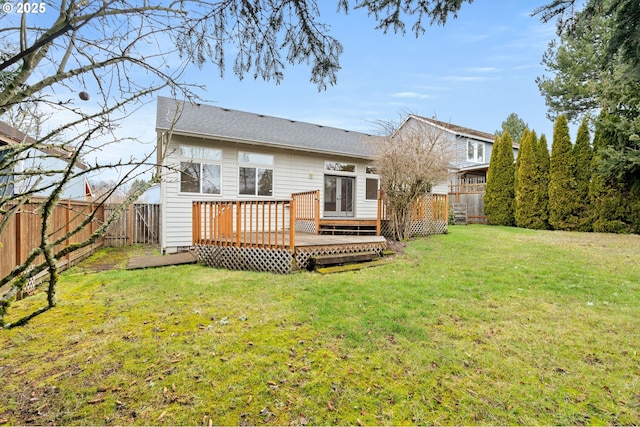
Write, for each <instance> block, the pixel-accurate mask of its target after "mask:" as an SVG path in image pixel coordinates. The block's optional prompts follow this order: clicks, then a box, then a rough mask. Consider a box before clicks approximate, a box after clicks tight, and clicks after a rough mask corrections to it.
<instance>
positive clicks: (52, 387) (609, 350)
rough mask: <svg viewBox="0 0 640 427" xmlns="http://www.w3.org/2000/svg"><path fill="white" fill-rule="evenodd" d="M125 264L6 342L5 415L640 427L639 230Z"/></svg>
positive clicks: (71, 284) (76, 271) (80, 275)
mask: <svg viewBox="0 0 640 427" xmlns="http://www.w3.org/2000/svg"><path fill="white" fill-rule="evenodd" d="M114 255H117V252H114V251H113V250H112V251H103V252H102V253H101V254H97V256H96V257H95V258H94V259H93V260H92V259H89V260H88V262H86V263H85V264H82V265H80V266H79V267H75V268H73V269H71V270H69V271H67V272H65V273H63V275H62V279H61V283H60V290H59V297H60V303H59V305H58V306H57V307H56V308H55V309H53V310H51V311H49V312H46V313H45V314H43V315H41V316H39V317H37V318H35V319H34V320H32V321H31V323H29V324H28V325H27V326H25V327H22V328H16V329H11V330H4V331H0V390H1V391H2V392H1V393H0V423H4V424H39V425H44V424H50V423H53V424H67V425H79V424H82V425H88V424H120V425H121V424H137V425H203V424H204V425H210V424H214V425H220V424H224V425H238V424H243V425H262V424H272V425H275V424H277V425H289V424H295V425H322V424H324V425H326V424H341V425H344V424H350V425H358V424H362V425H390V424H393V425H400V424H431V425H433V424H446V425H451V424H466V425H468V424H547V425H548V424H554V425H583V424H589V425H591V424H627V425H628V424H638V423H640V354H638V352H640V236H618V235H605V234H582V233H564V232H540V231H531V230H523V229H516V228H501V227H486V226H466V227H462V226H455V227H451V229H450V233H449V234H448V235H443V236H436V237H431V238H426V239H420V240H416V241H413V242H410V243H409V244H408V246H407V247H406V250H405V253H404V254H402V255H400V256H398V257H397V258H396V259H395V260H394V261H393V262H391V263H389V264H387V265H384V266H381V267H376V268H371V269H365V270H361V271H355V272H347V273H340V274H334V275H324V276H323V275H319V274H316V273H307V272H305V273H299V274H292V275H284V276H280V275H273V274H268V273H249V272H229V271H224V270H215V269H211V268H207V267H203V266H198V265H190V266H176V267H165V268H160V269H149V270H140V271H125V270H122V269H114V270H111V271H104V272H99V273H94V272H92V271H91V265H92V262H93V263H95V264H100V263H101V262H103V261H104V259H105V258H109V257H111V256H114ZM39 298H41V296H37V297H34V298H31V299H27V300H25V301H22V302H20V303H16V304H15V305H14V306H12V308H11V312H10V317H9V318H8V319H6V320H7V321H12V320H14V319H16V318H18V317H19V316H20V315H21V314H24V306H25V305H27V304H31V305H33V304H39V303H42V300H39Z"/></svg>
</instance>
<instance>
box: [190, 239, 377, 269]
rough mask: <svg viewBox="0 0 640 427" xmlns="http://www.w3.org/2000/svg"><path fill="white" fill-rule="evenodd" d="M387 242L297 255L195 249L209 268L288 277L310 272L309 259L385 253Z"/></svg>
mask: <svg viewBox="0 0 640 427" xmlns="http://www.w3.org/2000/svg"><path fill="white" fill-rule="evenodd" d="M386 248H387V242H386V241H382V242H370V243H353V244H340V245H325V246H300V247H298V248H296V251H295V253H292V252H291V251H290V250H287V249H267V248H247V247H239V248H238V247H234V246H213V245H196V247H195V251H196V254H197V256H198V260H199V261H200V262H202V263H204V264H206V265H208V266H209V267H218V268H226V269H228V270H251V271H270V272H272V273H279V274H287V273H291V272H293V271H294V270H297V269H307V268H308V267H309V263H310V259H311V258H312V257H314V256H321V255H339V254H351V253H358V252H378V253H379V254H381V255H382V252H383V251H384V250H385V249H386Z"/></svg>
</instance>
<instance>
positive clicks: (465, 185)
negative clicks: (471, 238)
mask: <svg viewBox="0 0 640 427" xmlns="http://www.w3.org/2000/svg"><path fill="white" fill-rule="evenodd" d="M486 187H487V183H486V178H485V177H473V178H464V179H463V178H460V179H458V182H455V181H451V183H450V187H449V198H450V199H451V204H452V205H458V206H465V207H466V212H467V216H466V221H465V223H466V224H486V223H487V216H486V215H485V214H484V193H485V190H486Z"/></svg>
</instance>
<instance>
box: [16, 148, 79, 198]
mask: <svg viewBox="0 0 640 427" xmlns="http://www.w3.org/2000/svg"><path fill="white" fill-rule="evenodd" d="M25 157H26V158H25V159H23V160H20V161H18V162H16V167H15V172H16V174H17V175H18V176H19V177H20V179H21V178H23V177H25V175H20V174H21V173H23V172H25V171H42V172H43V173H42V174H39V175H34V176H32V177H31V178H24V180H20V181H19V182H16V183H15V184H14V193H15V194H21V193H26V192H27V191H31V190H32V188H33V186H36V188H46V190H44V191H40V192H38V193H36V194H35V196H40V197H46V196H48V195H50V194H51V193H52V191H53V187H54V186H55V185H56V184H57V183H59V182H60V180H61V179H62V173H55V174H51V173H46V172H47V171H63V170H65V169H66V168H67V167H68V166H69V163H68V162H67V161H66V160H63V159H59V158H56V157H53V156H51V155H46V154H44V153H42V152H40V151H38V150H28V151H27V153H26V156H25ZM74 169H75V170H74V173H78V172H80V170H79V169H76V168H74ZM85 181H86V178H85V177H84V176H74V177H73V178H71V179H69V180H68V181H67V182H66V183H65V185H64V187H63V189H62V193H61V194H60V198H61V199H72V200H85V196H86V188H85ZM49 186H51V187H49Z"/></svg>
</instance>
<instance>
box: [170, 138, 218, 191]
mask: <svg viewBox="0 0 640 427" xmlns="http://www.w3.org/2000/svg"><path fill="white" fill-rule="evenodd" d="M182 147H193V148H196V149H201V148H204V149H205V150H214V151H215V152H218V153H219V159H215V160H214V159H207V158H201V157H195V156H192V157H187V156H183V155H181V148H182ZM177 153H178V164H179V165H180V164H181V163H183V162H188V163H198V164H199V165H200V182H199V190H200V191H198V192H191V191H182V190H181V187H182V170H180V172H178V194H180V195H187V196H193V195H194V194H195V195H199V196H210V197H222V193H223V191H222V189H223V188H224V187H223V179H224V178H223V175H224V174H223V173H222V170H223V167H222V158H223V152H222V149H221V148H215V147H199V146H197V145H190V144H180V146H179V147H178V150H177ZM216 157H218V156H216ZM205 164H206V165H216V166H218V167H219V168H220V192H219V193H203V192H202V177H203V175H204V174H203V165H205Z"/></svg>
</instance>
